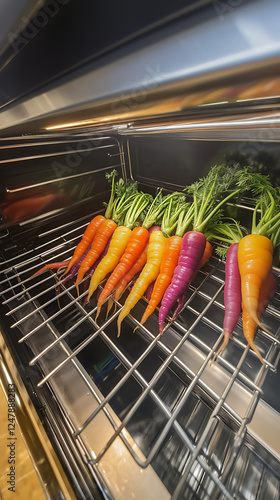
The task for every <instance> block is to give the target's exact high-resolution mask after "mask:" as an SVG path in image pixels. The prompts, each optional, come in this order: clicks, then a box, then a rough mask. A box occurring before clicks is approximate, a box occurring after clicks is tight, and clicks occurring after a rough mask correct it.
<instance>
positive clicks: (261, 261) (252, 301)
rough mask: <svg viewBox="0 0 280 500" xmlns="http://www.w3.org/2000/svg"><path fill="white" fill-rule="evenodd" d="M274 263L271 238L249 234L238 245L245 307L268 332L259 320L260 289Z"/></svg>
mask: <svg viewBox="0 0 280 500" xmlns="http://www.w3.org/2000/svg"><path fill="white" fill-rule="evenodd" d="M272 261H273V244H272V242H271V240H270V239H269V238H267V237H266V236H263V235H260V234H249V235H246V236H244V238H242V240H241V241H240V243H239V245H238V266H239V271H240V277H241V295H242V302H243V307H245V309H246V310H247V311H248V313H249V314H250V316H251V317H252V319H253V320H254V321H255V322H256V323H257V325H259V326H260V327H261V328H263V329H264V330H265V331H268V330H267V329H266V328H264V327H263V326H262V324H261V322H260V320H259V318H258V301H259V293H260V288H261V286H262V284H263V283H264V281H265V280H266V278H267V276H268V275H269V273H270V271H271V267H272ZM268 333H270V332H268Z"/></svg>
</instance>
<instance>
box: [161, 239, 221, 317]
mask: <svg viewBox="0 0 280 500" xmlns="http://www.w3.org/2000/svg"><path fill="white" fill-rule="evenodd" d="M212 253H213V246H212V244H211V243H210V242H209V241H207V240H206V245H205V249H204V252H203V255H202V257H201V259H200V261H199V263H198V265H197V266H196V269H195V271H194V273H193V275H192V278H191V282H192V281H193V280H194V279H195V278H196V275H197V273H198V271H199V270H200V269H201V268H202V267H203V266H204V265H205V264H206V262H208V260H209V259H210V257H211V256H212ZM186 297H187V290H185V291H184V292H183V293H182V295H180V297H179V299H178V305H177V307H176V309H175V311H174V313H173V316H172V318H171V319H172V320H174V319H175V318H176V316H178V314H179V313H180V312H181V310H182V309H183V307H184V305H185V302H186Z"/></svg>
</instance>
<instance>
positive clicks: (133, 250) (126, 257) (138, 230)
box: [97, 227, 149, 314]
mask: <svg viewBox="0 0 280 500" xmlns="http://www.w3.org/2000/svg"><path fill="white" fill-rule="evenodd" d="M148 239H149V231H148V230H147V229H145V228H144V227H135V228H134V229H133V231H132V232H131V235H130V238H129V241H128V243H127V247H126V249H125V252H124V254H123V255H122V257H121V258H120V261H119V263H118V265H117V266H116V267H115V269H114V271H113V272H112V274H111V276H110V278H109V279H108V280H107V282H106V285H105V287H104V289H103V291H102V292H101V294H100V296H99V299H98V302H97V314H99V310H100V308H101V306H102V304H103V302H104V300H106V298H107V297H108V295H109V294H110V293H111V292H112V290H113V288H114V287H115V286H116V285H117V283H118V282H119V281H120V280H121V279H122V278H123V276H125V275H126V273H127V272H128V271H129V270H130V269H131V267H132V266H133V264H134V262H136V261H137V259H138V257H140V255H141V253H142V252H143V250H144V248H145V247H146V245H147V242H148Z"/></svg>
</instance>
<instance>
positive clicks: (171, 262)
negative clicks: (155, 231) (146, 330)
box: [140, 235, 182, 325]
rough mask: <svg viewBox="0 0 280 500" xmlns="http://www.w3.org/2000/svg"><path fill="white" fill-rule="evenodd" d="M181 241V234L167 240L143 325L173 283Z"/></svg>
mask: <svg viewBox="0 0 280 500" xmlns="http://www.w3.org/2000/svg"><path fill="white" fill-rule="evenodd" d="M181 243H182V238H181V236H176V235H175V236H171V238H169V239H168V240H167V243H166V247H165V250H164V252H163V256H162V261H161V265H160V272H159V275H158V277H157V279H156V282H155V284H154V288H153V292H152V295H151V299H150V301H149V304H148V306H147V307H146V310H145V312H144V314H143V316H142V319H141V321H140V323H141V325H143V324H144V323H145V321H146V320H147V319H148V317H149V316H150V315H151V314H152V313H153V312H154V310H155V308H156V307H157V305H158V304H159V303H160V301H161V298H162V296H163V294H164V292H165V290H166V289H167V287H168V286H169V284H170V283H171V279H172V276H173V272H174V269H175V267H176V265H177V263H178V258H179V253H180V248H181Z"/></svg>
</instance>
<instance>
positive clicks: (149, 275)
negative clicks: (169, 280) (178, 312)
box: [118, 231, 167, 337]
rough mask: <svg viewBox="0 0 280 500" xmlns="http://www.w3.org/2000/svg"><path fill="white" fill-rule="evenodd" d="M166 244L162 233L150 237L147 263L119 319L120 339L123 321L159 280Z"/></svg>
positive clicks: (156, 232) (158, 232)
mask: <svg viewBox="0 0 280 500" xmlns="http://www.w3.org/2000/svg"><path fill="white" fill-rule="evenodd" d="M166 243H167V238H165V236H163V234H162V232H161V231H154V232H152V234H151V235H150V240H149V245H148V251H147V263H146V264H145V266H144V268H143V269H142V271H141V274H140V276H139V278H138V279H137V281H136V282H135V284H134V286H133V288H132V290H131V292H130V294H129V295H128V297H127V299H126V301H125V303H124V306H123V308H122V310H121V312H120V314H119V317H118V337H119V335H120V330H121V323H122V321H123V319H124V318H125V317H126V316H127V315H128V314H129V313H130V311H131V309H132V308H133V307H134V306H135V305H136V303H137V302H138V300H139V299H140V298H141V297H142V295H143V294H144V293H145V291H146V290H147V288H148V286H149V284H150V283H152V282H153V281H154V280H155V279H156V278H157V276H158V274H159V270H160V264H161V259H162V255H163V252H164V249H165V246H166Z"/></svg>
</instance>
